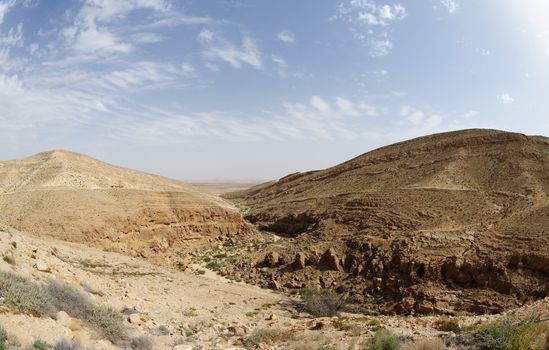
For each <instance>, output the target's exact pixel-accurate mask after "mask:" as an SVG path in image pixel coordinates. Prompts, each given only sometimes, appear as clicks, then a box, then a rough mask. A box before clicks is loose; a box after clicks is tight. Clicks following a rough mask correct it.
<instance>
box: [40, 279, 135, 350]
mask: <svg viewBox="0 0 549 350" xmlns="http://www.w3.org/2000/svg"><path fill="white" fill-rule="evenodd" d="M44 288H45V290H46V291H47V292H48V294H49V295H50V296H51V299H52V302H53V304H54V305H55V307H56V308H57V309H58V310H63V311H65V312H66V313H67V314H69V315H70V316H72V317H75V318H79V319H81V320H82V321H84V322H85V323H86V324H88V325H89V326H91V327H92V328H94V329H95V330H96V331H98V332H99V333H100V334H101V335H102V336H104V337H105V338H107V339H109V340H110V341H112V342H114V343H118V342H120V341H121V340H124V339H125V338H126V334H125V333H126V331H125V329H124V326H123V324H122V321H123V317H122V315H121V314H120V313H119V312H117V311H115V310H113V309H112V308H110V307H107V306H103V305H95V304H94V303H93V301H92V300H91V299H90V298H88V296H87V295H85V294H84V293H81V292H79V291H78V290H76V289H74V288H72V287H71V286H69V285H66V284H63V283H59V282H50V283H48V284H47V285H46V286H45V287H44Z"/></svg>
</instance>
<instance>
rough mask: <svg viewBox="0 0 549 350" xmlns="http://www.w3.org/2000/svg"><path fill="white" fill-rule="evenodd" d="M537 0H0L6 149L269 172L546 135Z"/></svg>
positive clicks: (186, 172) (199, 172)
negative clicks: (451, 135) (481, 136)
mask: <svg viewBox="0 0 549 350" xmlns="http://www.w3.org/2000/svg"><path fill="white" fill-rule="evenodd" d="M547 18H549V3H548V2H547V1H545V0H521V1H518V0H515V1H512V0H482V1H473V0H421V1H401V2H397V1H390V0H341V1H336V0H300V1H295V0H277V1H267V0H262V1H257V0H253V1H252V0H248V1H238V0H195V1H183V0H116V1H112V0H72V1H61V0H59V1H46V0H41V1H40V0H0V126H1V127H0V145H1V146H2V147H0V159H12V158H18V157H23V156H26V155H30V154H33V153H36V152H40V151H43V150H49V149H59V148H61V149H69V150H73V151H77V152H82V153H86V154H89V155H91V156H94V157H97V158H99V159H102V160H105V161H108V162H112V163H115V164H119V165H124V166H128V167H132V168H137V169H141V170H145V171H149V172H154V173H159V174H162V175H166V176H170V177H174V178H179V179H187V180H231V179H271V178H278V177H281V176H283V175H285V174H287V173H291V172H295V171H305V170H310V169H318V168H324V167H328V166H331V165H335V164H337V163H340V162H342V161H345V160H347V159H349V158H351V157H354V156H357V155H359V154H361V153H364V152H366V151H368V150H371V149H373V148H375V147H378V146H382V145H386V144H389V143H393V142H396V141H400V140H404V139H408V138H412V137H416V136H420V135H425V134H431V133H435V132H440V131H447V130H455V129H463V128H471V127H483V128H496V129H504V130H510V131H517V132H522V133H527V134H541V135H545V136H547V135H549V116H548V111H549V98H548V96H549V22H548V21H547V20H546V19H547Z"/></svg>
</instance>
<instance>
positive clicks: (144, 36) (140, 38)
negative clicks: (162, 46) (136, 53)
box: [132, 32, 165, 44]
mask: <svg viewBox="0 0 549 350" xmlns="http://www.w3.org/2000/svg"><path fill="white" fill-rule="evenodd" d="M132 39H133V41H134V42H136V43H139V44H154V43H158V42H161V41H162V40H164V39H165V38H164V37H163V36H162V35H160V34H157V33H149V32H143V33H137V34H135V35H133V36H132Z"/></svg>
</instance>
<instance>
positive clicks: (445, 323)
mask: <svg viewBox="0 0 549 350" xmlns="http://www.w3.org/2000/svg"><path fill="white" fill-rule="evenodd" d="M434 327H435V329H437V330H439V331H441V332H454V333H459V332H461V327H460V326H459V321H458V320H457V319H456V318H451V317H448V316H443V317H441V318H439V319H438V320H436V321H435V324H434Z"/></svg>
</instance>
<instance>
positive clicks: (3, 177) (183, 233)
mask: <svg viewBox="0 0 549 350" xmlns="http://www.w3.org/2000/svg"><path fill="white" fill-rule="evenodd" d="M0 223H4V224H7V225H9V226H11V227H14V228H17V229H20V230H24V231H26V232H30V233H33V234H35V235H41V236H50V237H56V238H61V239H65V240H69V241H73V242H87V243H89V244H95V245H97V246H108V247H109V248H110V249H116V250H118V251H120V252H124V253H127V254H130V255H133V256H142V257H149V258H151V259H154V260H155V261H157V262H163V263H166V262H168V263H172V262H174V261H177V259H179V256H178V254H177V253H178V252H179V251H182V250H184V249H186V248H190V247H194V246H196V245H199V244H203V243H208V242H211V241H216V240H219V241H223V240H226V239H229V238H231V237H242V236H246V235H247V234H250V233H251V232H253V231H252V230H251V228H250V227H249V225H247V224H246V223H245V222H244V221H243V220H242V218H241V216H240V213H239V212H238V210H237V209H236V208H235V207H234V206H233V205H232V204H230V203H229V202H228V201H226V200H223V199H221V198H219V197H216V196H213V195H209V194H207V193H203V192H201V191H199V190H198V189H196V188H194V187H192V186H189V185H187V184H185V183H182V182H180V181H176V180H171V179H167V178H164V177H161V176H156V175H151V174H147V173H142V172H138V171H135V170H130V169H125V168H121V167H116V166H113V165H109V164H106V163H104V162H101V161H98V160H96V159H93V158H90V157H87V156H84V155H81V154H77V153H73V152H68V151H59V150H57V151H50V152H43V153H39V154H36V155H34V156H31V157H28V158H24V159H19V160H11V161H3V162H0Z"/></svg>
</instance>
